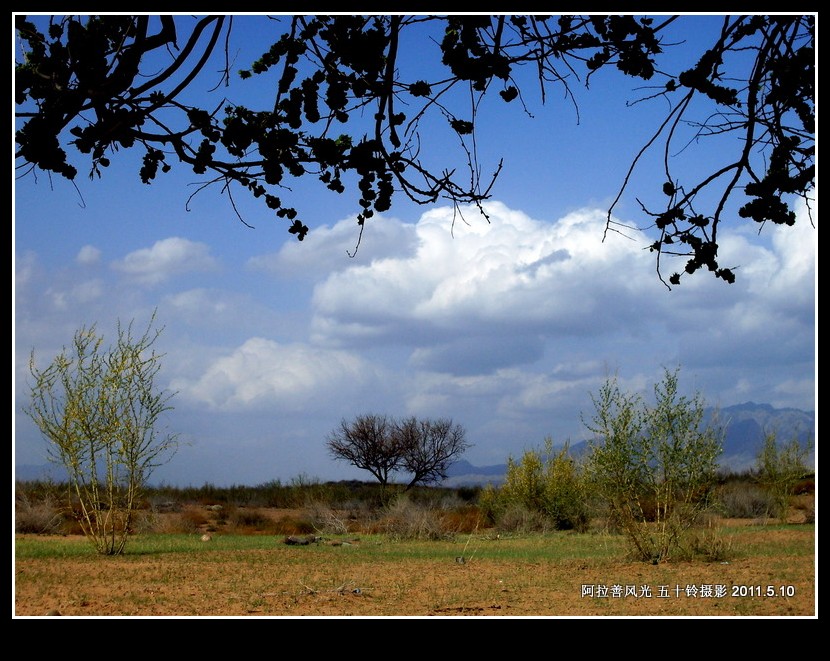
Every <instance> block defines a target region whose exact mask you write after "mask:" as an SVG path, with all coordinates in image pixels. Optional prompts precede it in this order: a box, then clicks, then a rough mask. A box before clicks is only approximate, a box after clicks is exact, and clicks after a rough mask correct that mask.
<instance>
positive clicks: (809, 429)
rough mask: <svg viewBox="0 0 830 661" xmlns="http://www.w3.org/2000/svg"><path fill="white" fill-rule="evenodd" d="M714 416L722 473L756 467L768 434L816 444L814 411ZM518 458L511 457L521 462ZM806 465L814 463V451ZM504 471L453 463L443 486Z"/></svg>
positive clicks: (496, 478)
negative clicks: (720, 436)
mask: <svg viewBox="0 0 830 661" xmlns="http://www.w3.org/2000/svg"><path fill="white" fill-rule="evenodd" d="M715 414H717V418H718V420H720V424H721V425H722V426H723V427H725V429H726V434H725V438H724V443H723V454H722V455H721V456H720V459H719V463H720V466H721V468H722V469H723V470H726V471H732V472H735V473H740V472H743V471H746V470H749V469H751V468H754V467H755V465H756V460H757V457H758V453H759V452H760V450H761V448H762V447H763V444H764V437H765V435H766V433H767V432H772V431H774V432H775V433H776V436H777V438H778V440H779V442H788V441H790V440H792V439H793V438H795V437H797V438H798V440H799V442H800V443H801V444H802V445H804V446H806V444H807V443H808V441H809V440H811V439H812V440H813V441H814V442H815V427H816V416H815V412H814V411H802V410H800V409H793V408H782V409H777V408H775V407H773V406H770V405H769V404H756V403H755V402H746V403H745V404H737V405H735V406H728V407H726V408H723V409H713V408H710V409H707V419H709V420H712V417H713V415H715ZM540 447H541V443H540ZM570 450H571V454H573V455H574V456H576V457H579V456H582V455H583V454H584V453H585V452H586V451H587V450H588V441H587V440H586V441H580V442H579V443H572V444H571V446H570ZM520 458H521V457H514V459H517V460H518V459H520ZM809 461H811V462H815V450H813V452H812V453H811V454H810V458H809ZM506 471H507V464H506V463H504V464H497V465H494V466H474V465H472V464H471V463H470V462H468V461H466V460H463V459H462V460H461V461H458V462H456V463H455V464H453V465H452V466H451V467H450V470H449V471H448V477H447V480H446V481H445V482H444V484H445V485H446V486H462V485H476V484H487V483H488V482H491V483H493V484H498V483H500V482H501V481H502V480H503V478H504V474H505V473H506Z"/></svg>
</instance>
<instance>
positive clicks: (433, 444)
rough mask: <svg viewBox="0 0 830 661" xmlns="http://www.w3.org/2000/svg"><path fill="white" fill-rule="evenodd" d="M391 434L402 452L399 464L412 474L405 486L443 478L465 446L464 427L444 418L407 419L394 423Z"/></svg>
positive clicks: (438, 480) (427, 482)
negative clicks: (393, 432) (392, 433)
mask: <svg viewBox="0 0 830 661" xmlns="http://www.w3.org/2000/svg"><path fill="white" fill-rule="evenodd" d="M395 434H396V436H397V437H398V439H399V440H398V444H399V445H400V447H401V448H402V451H403V454H402V461H401V467H402V468H403V470H405V471H406V472H407V473H410V474H411V475H412V479H411V480H410V481H409V484H407V486H406V488H407V489H411V488H412V487H413V486H415V485H416V484H419V483H420V484H429V483H435V482H440V481H441V480H445V479H446V478H447V469H448V468H449V467H450V465H452V463H453V462H454V461H455V460H456V459H457V458H458V457H460V456H461V455H462V454H464V451H465V450H466V449H467V448H468V447H469V444H468V443H467V441H466V434H465V432H464V428H463V427H462V426H461V425H458V424H453V421H452V420H451V419H448V418H441V419H439V420H417V419H415V418H414V417H411V418H407V419H405V420H402V421H400V422H399V423H398V424H397V425H396V426H395Z"/></svg>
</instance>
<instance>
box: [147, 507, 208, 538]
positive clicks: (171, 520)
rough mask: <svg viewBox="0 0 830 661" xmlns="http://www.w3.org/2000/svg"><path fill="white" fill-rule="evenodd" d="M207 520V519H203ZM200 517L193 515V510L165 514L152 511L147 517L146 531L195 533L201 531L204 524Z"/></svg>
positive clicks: (166, 533) (169, 533)
mask: <svg viewBox="0 0 830 661" xmlns="http://www.w3.org/2000/svg"><path fill="white" fill-rule="evenodd" d="M201 520H203V521H206V519H201ZM199 521H200V519H199V518H197V517H194V516H192V513H191V511H182V512H170V513H165V514H157V513H151V514H150V516H149V517H148V518H147V527H146V531H147V532H150V533H159V534H165V535H172V534H187V535H190V534H195V533H198V532H201V530H202V529H203V528H202V526H203V525H204V524H202V523H199Z"/></svg>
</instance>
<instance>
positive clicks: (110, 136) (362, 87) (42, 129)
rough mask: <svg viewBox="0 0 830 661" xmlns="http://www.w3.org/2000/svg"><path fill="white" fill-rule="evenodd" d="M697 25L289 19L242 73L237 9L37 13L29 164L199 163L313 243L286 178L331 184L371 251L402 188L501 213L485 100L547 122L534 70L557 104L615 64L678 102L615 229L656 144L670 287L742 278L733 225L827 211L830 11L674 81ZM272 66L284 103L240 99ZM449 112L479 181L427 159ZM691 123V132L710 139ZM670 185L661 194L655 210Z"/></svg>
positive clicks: (608, 18)
mask: <svg viewBox="0 0 830 661" xmlns="http://www.w3.org/2000/svg"><path fill="white" fill-rule="evenodd" d="M690 18H693V17H684V16H657V17H653V18H649V17H646V16H632V15H586V16H564V15H562V16H509V15H493V16H485V15H443V16H428V15H416V16H403V15H370V16H351V15H336V16H311V15H301V16H284V17H280V20H279V21H276V20H275V21H273V23H271V24H272V25H273V26H274V41H273V43H272V45H271V46H270V48H269V49H268V50H267V51H266V52H265V53H263V54H262V56H261V57H260V58H259V59H257V60H256V61H255V62H253V63H251V64H250V65H249V66H247V68H244V69H241V70H238V71H236V72H232V70H231V69H232V66H234V65H233V64H232V62H233V60H232V54H231V53H232V49H231V43H232V42H231V39H232V36H234V32H233V24H234V17H233V16H201V17H200V16H196V17H190V16H149V15H134V16H131V15H103V16H53V17H39V20H36V19H33V18H30V17H26V16H23V15H18V16H16V17H15V26H16V31H17V36H18V40H19V43H20V46H21V47H20V48H19V49H18V51H17V56H16V57H17V58H18V59H17V61H16V63H15V64H16V66H15V102H16V104H17V106H18V112H17V113H16V116H17V119H18V122H17V130H16V135H15V140H16V152H15V156H16V162H17V168H18V170H20V171H21V172H22V173H29V174H32V173H33V172H35V171H36V170H38V169H39V170H43V171H46V172H49V173H55V174H58V175H61V176H63V177H66V178H67V179H70V180H73V179H74V178H75V177H76V176H77V174H78V167H79V166H77V165H76V164H75V163H76V162H77V161H76V156H77V155H75V154H73V155H72V157H70V155H69V153H68V151H70V150H75V151H77V152H79V153H80V155H82V156H83V158H86V159H89V160H88V164H87V165H86V166H85V167H88V168H89V176H90V177H101V176H102V174H103V172H104V170H105V169H106V168H107V167H108V166H109V165H110V161H111V159H112V158H113V157H114V155H115V154H116V153H118V152H122V151H125V150H129V149H137V150H140V152H141V154H142V159H141V166H140V169H139V172H138V176H139V177H140V178H141V181H143V182H144V183H148V184H149V183H151V182H152V181H153V180H154V179H155V178H156V177H158V176H159V175H160V173H166V172H169V171H170V170H171V168H172V167H173V166H174V165H175V164H177V163H178V164H182V165H185V166H187V167H189V168H192V170H193V172H194V173H196V174H197V175H200V176H204V181H203V184H204V186H209V185H211V184H216V185H218V186H220V187H221V190H222V192H223V193H224V194H226V195H228V196H229V199H230V202H231V204H232V205H234V196H235V195H238V194H239V193H240V192H243V191H244V192H245V193H246V194H250V195H253V196H254V197H255V198H259V199H261V200H262V202H263V203H264V204H265V205H266V207H267V208H268V209H270V210H271V211H272V212H273V213H274V214H276V216H277V217H279V218H281V219H285V220H286V221H287V229H288V231H289V232H290V233H292V234H294V235H296V238H297V239H299V240H301V241H302V240H303V238H304V237H305V236H306V234H307V233H308V231H309V227H308V225H307V224H306V223H305V222H304V221H303V218H302V214H301V211H300V210H299V209H298V208H297V206H295V204H296V203H295V202H294V201H292V199H291V192H290V189H289V186H288V185H287V183H286V182H288V181H290V178H291V177H306V176H310V177H316V178H317V179H319V181H320V183H321V185H322V186H325V187H326V188H327V189H330V190H332V191H335V192H337V193H345V192H346V191H349V193H350V194H351V195H354V196H355V198H356V204H357V208H358V213H357V223H358V225H359V227H360V229H359V231H358V240H357V242H358V244H359V241H360V239H359V237H360V236H362V232H363V229H364V224H365V222H366V221H367V220H368V219H370V218H372V217H373V216H374V214H375V213H379V212H384V211H387V210H388V209H390V207H391V205H392V202H393V198H394V196H395V195H404V196H406V197H408V198H409V199H411V200H413V201H415V202H417V203H419V204H430V203H434V202H436V201H438V200H439V199H446V200H450V201H451V202H452V203H453V204H455V205H462V204H473V205H478V207H479V209H480V210H481V211H482V213H484V214H485V216H486V213H485V212H484V209H483V207H482V206H481V203H482V202H483V201H485V200H487V199H488V198H489V197H490V196H491V191H492V188H493V184H494V182H495V180H496V178H497V177H498V174H499V172H500V170H501V163H498V164H496V165H495V166H494V168H493V169H492V170H491V173H492V174H490V175H488V176H482V164H481V163H479V162H478V158H477V150H476V146H475V139H476V127H477V123H476V120H477V109H478V107H479V104H480V103H481V102H482V100H483V99H484V98H485V97H487V98H490V97H497V100H498V97H500V101H499V102H503V103H505V104H512V105H514V106H519V107H520V108H521V109H520V110H519V112H521V111H522V109H523V110H524V111H525V112H527V107H526V105H525V99H526V95H527V94H529V93H530V90H528V89H527V88H528V87H529V85H528V83H527V77H526V76H525V77H522V76H520V75H519V72H520V71H527V70H528V69H530V70H532V71H533V72H534V73H533V75H532V76H531V82H532V86H533V88H534V90H535V89H538V93H540V94H541V98H542V102H545V100H546V99H547V98H548V96H549V94H550V91H552V90H554V89H556V88H559V91H562V92H564V94H565V96H566V98H570V99H571V100H572V101H573V94H572V88H571V85H572V84H574V82H575V81H579V82H583V81H584V83H585V84H586V85H587V84H588V82H589V81H590V79H591V77H592V76H593V75H595V74H596V72H597V71H599V70H601V69H606V68H613V69H616V70H617V71H618V72H619V74H620V75H622V76H627V77H631V78H633V79H636V80H639V81H643V87H641V88H640V89H641V97H640V98H639V99H637V101H636V102H646V101H654V100H657V99H659V100H663V101H665V102H666V108H667V110H666V112H665V118H664V120H663V121H662V122H661V123H660V124H659V125H658V126H655V127H654V131H653V134H652V137H651V139H650V140H648V141H647V143H646V144H644V145H643V148H642V150H641V151H640V152H639V153H637V154H632V156H631V168H630V169H629V170H628V172H627V174H624V175H621V182H620V189H619V194H618V195H617V197H616V199H615V200H614V202H613V203H612V205H611V207H610V208H609V209H608V216H607V225H606V231H625V228H624V227H621V226H620V225H619V224H618V223H617V221H615V220H613V219H612V212H613V210H614V208H615V206H616V205H617V203H618V202H619V200H620V197H621V196H622V194H623V192H624V191H625V190H626V189H627V187H628V186H629V185H630V183H631V174H632V172H633V170H634V168H635V167H636V166H637V165H638V163H639V162H641V159H642V157H643V155H644V154H645V152H646V151H647V150H650V149H654V150H662V153H663V159H662V160H663V172H662V173H661V175H660V176H659V179H658V180H656V181H653V182H651V183H652V184H653V185H651V184H650V189H649V190H647V191H646V190H644V191H642V195H640V194H639V193H640V191H638V196H637V200H638V202H639V204H640V208H641V214H642V220H641V221H638V225H639V227H640V229H643V230H645V231H646V232H647V236H648V242H649V243H648V244H647V245H645V246H644V248H647V249H650V250H651V251H653V252H654V253H655V256H656V271H657V274H658V276H659V277H660V279H661V280H662V281H663V282H664V283H665V284H666V285H667V286H669V287H670V285H676V284H679V282H680V278H681V276H682V275H685V274H692V273H695V272H696V271H698V270H700V269H706V270H708V271H710V272H712V273H713V274H714V275H715V276H716V277H718V278H721V279H723V280H724V281H726V282H730V283H731V282H734V280H735V273H734V270H733V267H725V266H722V265H721V264H720V263H719V260H718V248H719V242H720V238H719V230H720V228H721V223H722V222H723V221H733V220H737V219H751V220H752V221H754V222H756V223H758V225H759V228H760V227H763V226H764V225H765V224H766V223H767V222H772V223H775V224H777V225H793V224H794V223H795V211H794V210H793V207H794V203H795V202H796V201H797V200H798V199H799V198H800V199H803V200H805V201H806V202H807V203H808V209H810V206H809V203H810V201H811V198H812V195H813V190H814V177H815V164H814V158H815V153H814V152H815V99H814V94H815V17H814V16H813V15H790V14H782V15H728V16H726V15H725V16H723V17H720V19H721V23H720V30H719V31H718V32H717V34H714V35H713V37H712V41H711V43H708V44H707V45H706V47H705V49H704V50H703V51H702V52H700V53H699V54H698V55H697V56H696V57H695V58H693V59H692V60H690V61H689V62H687V63H686V64H684V66H683V67H681V68H680V70H677V71H674V70H669V69H667V68H666V66H668V65H664V62H665V61H666V59H665V55H666V54H667V53H668V52H670V51H671V49H672V47H673V46H675V45H676V44H674V43H671V42H669V41H668V40H667V37H666V36H665V35H666V33H667V29H668V27H669V26H670V25H672V24H674V23H676V22H677V21H683V20H689V19H690ZM261 20H262V21H264V22H267V21H269V17H265V16H263V17H261ZM419 30H420V31H419ZM411 32H412V33H413V34H415V35H416V37H414V38H415V39H416V40H417V39H419V40H421V42H417V43H420V44H421V45H422V46H423V47H422V48H420V47H419V58H421V59H422V60H423V61H422V62H421V60H419V66H423V71H422V73H421V74H420V76H421V77H418V78H413V79H404V78H403V76H402V73H401V69H400V68H399V65H398V56H399V55H400V54H401V48H402V46H401V44H402V43H403V41H404V37H405V36H407V37H408V36H409V35H410V33H411ZM408 43H410V44H411V43H413V42H412V41H411V40H410V41H409V42H408ZM434 45H437V50H436V49H435V48H427V47H428V46H434ZM430 57H433V58H434V61H432V60H430V59H429V58H430ZM217 58H223V59H221V60H220V61H222V65H221V67H222V68H221V71H220V73H219V77H220V80H218V81H217V84H216V88H215V89H214V91H213V95H214V96H215V98H212V97H211V95H204V94H201V95H195V94H194V90H192V89H190V88H191V87H192V84H193V81H194V80H195V79H196V78H197V77H198V76H199V75H204V74H205V72H206V64H207V63H208V62H212V63H213V64H212V66H214V68H215V62H216V61H217ZM439 58H440V59H439ZM211 70H212V69H211ZM267 72H271V74H272V78H274V77H275V78H276V83H272V82H271V79H272V78H263V79H262V85H263V86H268V85H272V84H273V85H274V87H273V92H272V93H271V94H270V95H269V96H268V104H267V107H260V108H249V107H247V106H245V105H241V104H240V103H239V102H235V101H234V100H233V99H230V98H225V96H224V93H223V91H222V86H223V85H224V86H225V87H227V85H228V84H229V82H230V81H231V79H232V78H233V77H239V78H241V79H250V78H253V77H257V76H264V74H266V73H267ZM522 83H524V85H523V84H522ZM646 83H647V84H646ZM459 89H463V90H465V95H463V96H462V95H460V94H458V93H457V92H458V90H459ZM701 100H702V101H703V102H704V107H705V108H706V112H705V113H704V116H702V117H701V116H699V115H698V114H694V115H693V114H692V108H693V107H695V108H697V109H698V111H699V108H700V106H699V105H696V106H693V101H694V102H695V103H696V104H699V102H700V101H701ZM574 103H575V102H574ZM435 115H437V116H439V117H443V118H445V119H446V123H447V126H448V127H449V129H450V130H451V131H452V133H453V134H454V136H455V137H456V138H457V140H458V144H459V149H460V150H461V152H460V153H461V155H462V159H463V161H465V162H466V165H467V167H466V169H465V170H464V171H463V172H459V171H458V168H452V169H450V168H448V167H442V165H441V164H439V165H437V166H436V165H434V163H435V162H436V160H438V161H439V163H440V159H441V158H443V157H444V153H443V151H444V150H443V149H442V150H441V152H442V153H438V154H436V153H433V152H428V151H426V141H422V139H421V138H422V136H421V128H422V124H423V123H425V120H426V118H427V117H433V116H435ZM681 128H687V129H688V128H691V130H692V137H691V139H689V137H688V134H687V133H684V132H683V131H681ZM725 137H729V138H732V139H730V140H728V141H724V140H723V138H725ZM707 141H708V142H707ZM687 142H688V144H687ZM704 142H706V145H711V151H712V153H716V154H717V155H718V157H719V160H720V161H722V162H721V163H720V164H718V165H715V166H714V167H713V169H712V170H711V171H707V172H703V173H699V172H694V173H693V171H692V170H690V171H688V172H687V171H683V172H682V174H681V175H678V174H676V168H675V164H676V161H675V158H676V157H677V156H678V154H680V153H683V152H685V151H686V149H687V148H688V147H689V146H690V145H691V143H695V145H696V147H697V148H698V149H702V148H703V143H704ZM204 186H203V187H204ZM200 190H201V188H200ZM653 191H658V197H657V200H659V201H657V202H649V203H646V202H643V201H641V199H645V196H646V195H650V194H651V193H652V192H653ZM655 205H656V206H655ZM234 209H236V206H235V205H234ZM735 216H737V219H736V218H735ZM240 220H242V221H243V222H245V220H244V219H243V218H242V217H241V215H240ZM811 222H814V221H813V220H812V217H811ZM664 256H665V257H668V256H672V257H675V258H676V257H679V258H680V259H681V263H682V264H684V268H683V269H682V271H675V272H673V273H671V274H668V273H666V274H664V270H665V266H664V264H662V263H661V258H662V257H664ZM664 276H667V277H664Z"/></svg>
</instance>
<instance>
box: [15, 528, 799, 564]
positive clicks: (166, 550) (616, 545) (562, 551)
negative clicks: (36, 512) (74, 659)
mask: <svg viewBox="0 0 830 661" xmlns="http://www.w3.org/2000/svg"><path fill="white" fill-rule="evenodd" d="M778 529H780V530H796V531H800V532H803V533H804V534H803V535H801V536H799V537H798V538H796V539H793V540H790V541H789V543H788V545H787V546H786V547H785V548H782V546H781V544H780V542H774V541H770V539H769V533H770V532H771V531H775V530H778ZM814 533H815V526H814V525H803V524H801V525H781V526H759V527H757V528H753V527H742V528H731V529H730V528H723V529H720V534H722V535H724V536H725V537H726V538H729V539H731V541H732V547H733V550H734V551H735V552H736V554H737V555H739V556H742V557H746V556H775V555H781V554H782V553H784V554H787V555H813V554H814V552H815V548H814V539H815V537H814ZM283 539H284V538H283V536H281V535H233V534H219V535H214V536H213V539H212V540H211V541H210V542H203V541H201V539H200V536H199V535H193V534H162V533H152V534H144V535H137V536H135V537H132V538H130V539H129V541H128V542H127V547H126V550H125V553H124V555H125V556H127V557H130V556H153V555H161V554H193V553H195V554H199V555H204V556H210V555H211V554H216V555H221V554H222V553H224V552H232V551H237V552H244V551H273V550H274V549H275V548H294V549H296V548H300V549H302V550H303V553H304V555H305V556H306V557H312V556H314V557H320V556H323V557H325V556H327V555H331V554H332V552H337V553H339V554H342V553H343V550H344V549H343V548H342V547H332V546H330V545H327V544H325V543H323V544H311V545H309V546H305V547H289V546H286V545H285V544H284V543H283ZM327 539H328V540H329V541H333V540H337V539H341V540H343V541H348V540H352V539H354V538H353V537H343V538H338V537H337V536H331V537H328V538H327ZM626 548H627V547H626V538H625V537H623V536H622V535H613V534H608V533H604V532H603V533H573V532H567V533H563V532H553V533H544V534H543V533H535V534H527V535H515V536H514V535H511V536H508V537H504V536H503V537H501V538H496V537H495V536H494V535H466V534H461V535H457V536H455V538H454V539H452V540H440V541H432V540H400V541H399V540H394V539H390V538H389V537H386V536H384V535H361V536H360V537H359V541H356V542H355V543H353V544H352V545H351V547H349V548H348V551H347V552H349V555H350V556H352V557H354V558H357V557H360V558H365V559H366V560H373V559H384V560H406V559H425V560H429V559H440V558H458V557H463V558H464V559H465V560H470V559H472V558H478V559H494V560H521V561H529V562H533V561H537V560H557V559H569V558H574V557H579V558H585V559H597V560H601V559H613V558H620V557H621V556H623V555H624V554H625V551H626ZM95 556H97V552H96V550H95V548H94V547H93V546H92V544H91V543H89V542H88V541H87V540H85V539H82V538H78V537H36V536H27V537H25V538H18V539H16V541H15V557H16V558H17V559H20V560H22V559H30V558H31V559H35V558H55V559H60V558H81V557H95Z"/></svg>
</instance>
